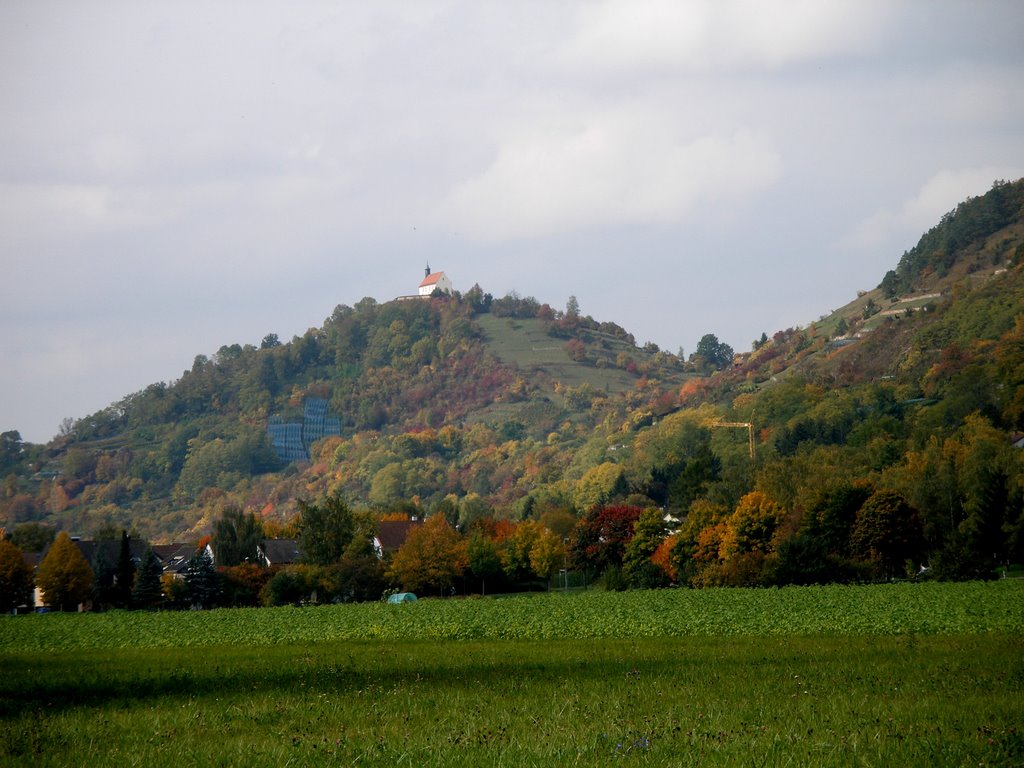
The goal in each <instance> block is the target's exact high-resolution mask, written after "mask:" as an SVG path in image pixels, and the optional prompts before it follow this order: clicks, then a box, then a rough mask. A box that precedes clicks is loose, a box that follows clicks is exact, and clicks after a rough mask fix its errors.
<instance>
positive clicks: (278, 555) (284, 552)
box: [260, 539, 302, 565]
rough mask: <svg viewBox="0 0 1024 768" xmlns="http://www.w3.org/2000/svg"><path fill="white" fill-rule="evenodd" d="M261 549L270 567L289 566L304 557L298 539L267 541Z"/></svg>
mask: <svg viewBox="0 0 1024 768" xmlns="http://www.w3.org/2000/svg"><path fill="white" fill-rule="evenodd" d="M260 548H261V549H262V550H263V557H264V558H265V559H266V561H267V564H268V565H289V564H291V563H297V562H298V561H299V558H300V557H302V553H301V552H300V551H299V542H298V540H297V539H266V540H264V542H263V543H262V545H261V547H260Z"/></svg>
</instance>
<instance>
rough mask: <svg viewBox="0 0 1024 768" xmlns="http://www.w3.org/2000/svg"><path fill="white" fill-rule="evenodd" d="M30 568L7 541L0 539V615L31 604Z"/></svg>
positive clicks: (19, 552) (31, 582)
mask: <svg viewBox="0 0 1024 768" xmlns="http://www.w3.org/2000/svg"><path fill="white" fill-rule="evenodd" d="M32 588H33V579H32V566H30V565H29V564H28V563H26V562H25V558H24V557H23V556H22V554H21V550H20V549H18V548H17V547H16V546H14V544H12V543H11V542H10V541H8V540H7V539H3V538H0V613H7V612H8V611H11V610H13V609H15V608H17V607H18V606H19V605H31V604H32Z"/></svg>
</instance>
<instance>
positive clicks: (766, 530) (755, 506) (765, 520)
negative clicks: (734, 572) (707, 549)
mask: <svg viewBox="0 0 1024 768" xmlns="http://www.w3.org/2000/svg"><path fill="white" fill-rule="evenodd" d="M784 517H785V511H784V510H783V509H782V507H780V506H779V505H778V504H777V503H776V502H775V501H774V500H773V499H771V498H770V497H768V496H767V495H765V494H764V493H762V492H760V491H751V492H750V493H748V494H747V495H746V496H744V497H743V498H742V499H740V503H739V504H737V505H736V509H735V510H733V513H732V514H731V515H730V516H729V518H728V519H727V521H726V529H725V533H724V535H723V537H722V541H721V545H720V549H719V555H720V557H721V558H722V560H728V559H729V558H730V557H735V556H736V555H742V554H744V553H747V552H761V553H767V552H769V551H771V549H772V539H773V537H774V536H775V531H776V529H777V528H778V527H779V526H780V525H781V524H782V521H783V519H784Z"/></svg>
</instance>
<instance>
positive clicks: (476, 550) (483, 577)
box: [466, 531, 501, 595]
mask: <svg viewBox="0 0 1024 768" xmlns="http://www.w3.org/2000/svg"><path fill="white" fill-rule="evenodd" d="M466 552H467V555H468V557H469V570H470V571H472V572H473V575H474V576H475V577H476V578H478V579H480V594H482V595H486V594H487V579H489V578H494V577H497V576H500V575H501V557H500V556H499V554H498V548H497V546H496V545H495V544H494V542H493V541H492V540H491V539H489V538H487V537H486V536H484V535H483V534H482V533H481V532H479V531H477V532H474V533H473V534H472V535H470V537H469V542H468V544H467V547H466Z"/></svg>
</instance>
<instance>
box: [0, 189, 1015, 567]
mask: <svg viewBox="0 0 1024 768" xmlns="http://www.w3.org/2000/svg"><path fill="white" fill-rule="evenodd" d="M1022 204H1024V181H1017V182H1014V183H1009V184H1008V183H997V184H996V185H995V186H994V187H993V189H992V190H991V191H990V192H989V193H988V194H986V195H984V196H982V197H979V198H975V199H972V200H968V201H965V202H964V203H962V204H961V205H960V206H958V207H957V209H956V210H955V211H953V212H951V213H949V214H947V215H946V216H945V217H943V219H942V220H941V221H940V222H939V223H938V224H937V225H936V226H935V227H934V228H932V229H931V230H930V231H929V232H927V233H926V234H925V235H924V236H923V237H922V238H921V241H920V242H919V243H918V245H917V246H915V248H914V249H912V250H910V251H908V252H907V253H906V254H904V255H903V257H902V258H901V259H899V260H898V264H897V265H896V266H895V268H894V269H893V270H892V271H891V272H889V273H888V274H887V275H885V277H884V279H883V280H882V282H881V284H880V285H879V287H878V288H876V289H874V290H872V291H868V292H864V293H862V294H861V295H859V296H857V297H856V298H855V299H854V300H853V301H851V303H850V304H848V305H847V306H845V307H843V308H841V309H839V310H837V311H835V312H833V313H831V314H829V315H826V316H822V317H821V318H819V319H818V320H816V321H814V322H809V323H808V324H807V325H806V326H804V327H801V328H790V329H783V330H779V331H777V332H775V333H774V334H772V335H769V334H767V333H766V334H764V335H763V336H762V337H761V338H760V339H757V340H755V341H754V342H753V344H752V350H751V351H749V352H746V351H743V352H741V353H739V354H735V355H734V354H733V350H731V349H730V348H729V347H728V346H727V345H725V344H721V343H720V342H719V341H718V340H717V338H715V337H714V336H713V335H712V334H710V333H709V334H707V335H706V336H705V337H704V338H703V339H702V340H701V344H700V346H699V347H698V349H697V350H696V351H695V352H694V354H692V355H690V356H689V358H688V359H686V360H682V359H680V358H679V357H677V356H676V355H673V354H671V353H668V352H665V351H662V350H659V349H657V348H656V347H655V346H653V345H646V346H644V347H638V346H637V345H636V344H635V340H634V339H633V337H632V336H630V334H629V333H628V332H626V331H625V330H624V329H623V328H621V327H620V326H618V325H616V324H614V323H609V322H598V321H596V320H594V319H592V318H590V317H588V316H586V315H584V314H583V313H581V312H580V311H579V308H578V306H577V305H576V302H575V300H570V301H569V303H568V304H567V305H566V307H565V309H564V310H561V309H554V308H552V307H550V306H548V305H546V304H541V303H539V302H537V301H536V300H534V299H532V298H529V297H520V296H518V295H515V294H512V295H509V296H505V297H502V298H492V297H491V296H489V295H488V294H486V293H485V292H484V291H483V290H482V289H480V288H479V287H474V288H473V289H472V290H470V291H468V292H466V293H465V294H464V295H459V294H455V295H452V296H441V295H437V296H434V297H432V298H429V299H412V300H406V301H393V302H388V303H377V302H376V301H374V300H372V299H364V300H363V301H361V302H359V303H358V304H356V305H355V306H354V307H348V306H339V307H338V308H337V309H336V310H335V311H334V313H333V314H332V315H331V316H330V317H329V318H327V320H326V321H325V322H324V324H323V326H322V327H321V328H317V329H312V330H310V331H309V332H307V333H306V334H304V335H303V336H301V337H296V338H294V339H292V340H291V341H290V342H286V343H281V342H280V341H279V340H278V339H277V338H276V337H274V336H273V335H270V336H268V337H266V338H265V339H264V340H263V342H262V344H261V345H260V347H259V348H256V347H255V346H251V345H239V344H232V345H229V346H224V347H222V348H221V349H220V350H219V351H218V352H217V353H216V354H215V355H214V356H213V357H212V358H209V359H208V358H206V357H204V356H199V357H197V358H196V360H195V363H194V365H193V366H192V368H191V370H189V371H187V372H185V373H184V374H183V375H182V377H181V379H180V380H178V381H176V382H174V383H172V384H166V385H165V384H156V385H153V386H150V387H148V388H147V389H145V390H143V391H142V392H138V393H135V394H133V395H130V396H128V397H126V398H124V400H122V401H121V402H119V403H116V404H114V405H112V406H111V407H109V408H107V409H104V410H103V411H101V412H99V413H96V414H93V415H91V416H88V417H86V418H83V419H81V420H79V421H78V422H76V423H74V424H73V425H70V426H69V429H68V430H67V434H65V435H64V436H63V437H61V438H58V439H56V440H54V441H53V442H52V443H50V444H49V445H46V446H31V445H26V444H22V443H21V442H20V439H19V438H18V437H17V434H16V433H12V432H7V433H4V443H3V446H2V447H3V453H2V455H0V462H2V464H3V466H2V468H0V474H2V476H4V477H5V478H6V479H5V481H4V488H3V492H2V494H0V525H5V526H7V528H8V529H11V528H13V527H16V526H17V525H19V524H23V523H25V522H33V521H40V522H43V523H46V524H48V525H53V526H56V527H59V528H63V529H68V530H70V531H71V532H73V533H80V534H82V535H89V534H90V533H92V532H94V531H96V530H98V529H102V528H104V527H105V528H107V529H110V528H117V529H120V528H121V527H127V528H129V529H131V528H134V529H135V530H137V531H138V532H139V533H141V534H142V535H144V536H147V537H149V538H152V539H157V540H166V539H172V538H173V539H181V538H189V537H191V538H198V537H199V536H200V535H202V534H203V533H205V532H207V531H208V530H209V527H210V523H211V521H212V520H213V519H214V518H216V517H217V516H218V515H219V514H221V512H222V511H223V510H224V509H227V508H239V509H243V510H248V511H252V512H254V513H256V514H258V515H260V516H261V517H262V518H263V520H264V521H266V522H268V523H271V522H273V521H284V520H287V519H289V518H290V517H291V516H292V515H293V514H294V511H295V501H296V499H313V498H317V497H320V496H322V495H324V494H327V493H338V494H341V495H342V496H343V497H344V498H345V499H346V500H348V501H349V502H350V503H351V504H353V505H355V506H361V507H362V506H365V507H369V508H371V509H373V510H376V511H378V512H381V513H394V512H396V511H416V512H419V513H421V514H430V513H433V512H443V513H444V514H445V515H446V516H448V517H449V518H450V519H451V520H452V521H453V522H456V523H458V524H460V525H462V526H469V525H470V524H471V523H472V522H473V521H475V520H479V519H488V518H509V519H524V518H535V519H538V520H542V521H544V522H545V524H547V525H549V527H552V529H553V530H554V529H556V528H557V529H558V530H559V532H564V531H566V530H568V528H570V527H571V526H572V524H573V523H574V521H575V520H576V519H577V518H578V517H579V516H580V515H581V514H583V513H584V512H586V511H587V510H589V509H592V508H594V506H595V505H602V504H611V503H624V504H630V505H635V506H638V507H646V506H651V505H654V506H659V507H664V508H665V509H666V511H667V512H668V513H671V514H674V515H675V516H676V518H678V519H680V520H682V521H684V522H683V523H682V526H683V527H682V528H681V529H680V531H679V534H678V535H680V536H682V537H684V540H685V537H687V536H689V537H690V538H691V539H692V541H691V544H692V546H693V547H694V548H696V547H697V546H698V539H699V538H700V536H702V535H703V536H704V537H705V546H706V547H710V546H711V545H710V544H709V541H710V540H711V538H713V537H714V534H713V531H714V530H715V527H716V526H719V525H722V524H724V523H723V521H724V520H725V519H726V518H727V517H728V516H730V515H734V514H738V511H737V510H739V509H740V506H739V505H740V501H741V500H742V499H749V498H750V494H752V493H756V494H761V498H763V499H767V500H770V502H771V504H770V505H769V506H762V507H758V509H760V510H761V512H759V513H758V514H760V515H761V516H762V517H764V516H765V515H767V518H766V519H768V518H770V520H769V522H770V524H768V523H765V525H766V526H767V527H764V526H762V527H763V528H764V530H763V531H762V533H764V531H765V530H766V531H769V536H768V538H769V540H770V541H771V542H774V543H770V542H768V541H766V542H764V545H763V550H764V551H763V552H762V554H764V553H766V552H771V551H774V550H775V548H776V547H777V546H778V545H779V544H780V541H781V539H780V538H779V537H783V538H787V537H788V538H787V540H788V539H789V538H791V539H793V540H794V541H795V540H797V539H798V538H799V534H801V532H806V531H807V530H808V526H810V527H811V528H813V527H814V526H826V527H827V526H829V525H833V526H835V525H839V526H840V527H841V526H842V525H843V524H846V523H843V520H844V519H845V518H844V516H847V517H849V516H850V515H852V514H854V513H855V512H856V511H857V508H858V507H859V505H860V503H861V502H863V501H864V498H866V496H867V495H870V494H871V493H872V492H874V491H878V490H887V491H892V492H893V493H898V494H899V495H900V498H902V499H903V500H905V501H906V502H907V504H908V505H909V507H908V508H911V509H913V510H915V514H916V515H918V517H919V519H920V520H921V521H922V524H923V525H924V526H925V532H926V538H927V541H928V544H927V546H928V547H929V548H930V549H929V551H931V552H934V553H946V557H947V559H946V562H952V561H953V560H951V559H950V558H951V555H949V552H950V551H952V549H956V548H958V547H959V548H960V550H958V551H963V552H968V553H974V554H976V553H977V552H980V551H986V552H989V553H996V552H998V553H999V556H1001V557H1009V556H1011V553H1017V555H1016V556H1017V557H1018V558H1019V550H1020V547H1021V546H1022V536H1021V528H1022V527H1024V516H1022V513H1024V458H1022V457H1024V451H1022V450H1020V449H1018V448H1015V447H1013V442H1014V440H1015V439H1017V438H1018V437H1019V436H1020V433H1022V432H1024V319H1022V318H1024V217H1022V215H1021V209H1022ZM851 293H853V292H852V291H851ZM711 324H712V325H713V321H712V323H711ZM702 330H704V329H702ZM707 330H713V328H709V329H707ZM275 425H276V426H275ZM748 425H749V426H748ZM268 428H269V430H270V431H268ZM274 430H276V432H274V435H275V437H274V439H275V440H277V441H278V444H277V445H276V447H275V445H274V444H272V439H271V431H274ZM289 445H290V446H291V448H290V450H292V451H293V452H294V453H292V454H289V453H288V452H287V450H285V449H286V448H287V446H289ZM294 456H298V457H300V459H299V460H297V461H292V460H289V457H294ZM282 457H283V458H282ZM843 500H845V501H843ZM855 502H856V504H855ZM844 504H845V505H846V506H844ZM851 505H853V506H851ZM765 510H768V511H765ZM771 521H774V522H771ZM762 522H765V521H764V520H762ZM848 522H849V521H847V523H848ZM268 528H272V526H268ZM734 528H735V526H734ZM708 531H711V532H712V533H708ZM783 534H785V536H783ZM773 536H774V537H775V538H774V539H772V537H773ZM709 537H710V538H709ZM825 539H827V536H826V537H825ZM825 539H821V538H820V537H818V538H815V541H816V542H818V543H819V544H820V542H821V541H822V540H825ZM748 543H749V542H748ZM832 544H833V545H834V546H835V547H838V548H840V549H841V548H842V547H841V546H840V544H838V543H836V542H833V543H832ZM737 546H740V545H738V544H737ZM751 546H754V545H751ZM757 546H760V545H757ZM843 546H848V543H847V545H843ZM723 547H724V545H722V547H719V546H717V545H716V547H715V548H714V551H715V552H716V553H717V554H716V555H715V557H712V556H711V554H710V553H711V549H706V552H705V554H707V556H708V558H709V561H708V562H709V563H711V561H712V560H713V561H714V563H713V564H714V566H715V568H718V569H719V570H718V571H715V569H714V568H711V570H710V571H709V573H711V574H712V575H711V576H707V578H708V579H710V580H712V581H713V580H714V579H719V580H720V581H722V582H728V578H731V577H728V573H729V571H728V568H726V566H727V565H728V563H727V562H726V560H725V559H724V554H726V553H727V552H728V551H730V550H729V548H728V547H724V548H723ZM754 549H755V550H756V549H757V547H756V546H755V547H754ZM694 551H696V550H694ZM737 551H738V550H737ZM833 554H834V555H835V556H836V557H839V556H841V554H842V553H841V552H838V551H837V552H833ZM936 556H937V555H936ZM989 556H991V555H989ZM972 557H973V555H972ZM965 558H966V559H965ZM961 561H963V562H970V557H967V556H966V555H965V556H964V557H963V558H961ZM695 562H696V561H695ZM709 567H710V566H709ZM733 567H734V568H738V567H739V566H737V565H735V564H734V566H733ZM964 567H967V566H964ZM715 573H717V574H718V575H717V576H715V575H714V574H715ZM723 573H724V574H726V575H725V576H723V575H722V574H723ZM733 575H735V574H733Z"/></svg>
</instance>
